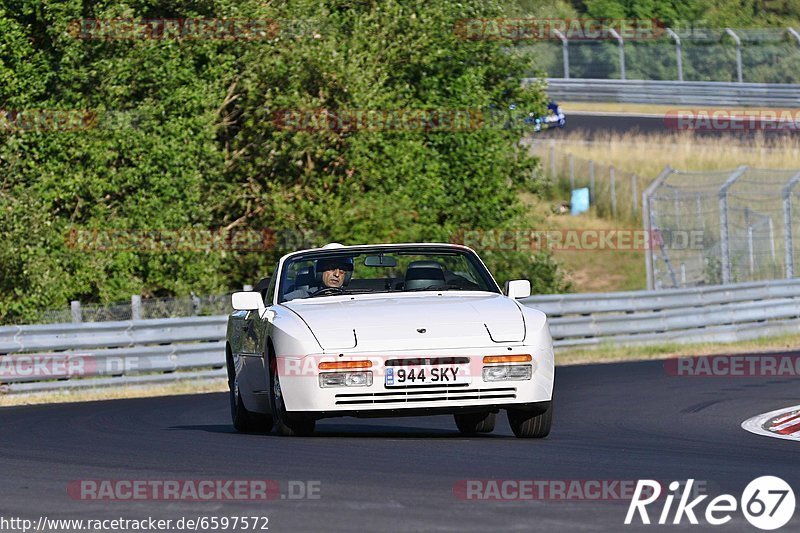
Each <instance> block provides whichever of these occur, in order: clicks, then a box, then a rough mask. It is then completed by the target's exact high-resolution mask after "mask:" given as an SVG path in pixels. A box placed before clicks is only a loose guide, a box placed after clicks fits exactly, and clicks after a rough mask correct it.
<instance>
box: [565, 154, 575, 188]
mask: <svg viewBox="0 0 800 533" xmlns="http://www.w3.org/2000/svg"><path fill="white" fill-rule="evenodd" d="M567 161H568V162H569V190H570V192H571V191H573V190H575V158H574V157H572V154H567Z"/></svg>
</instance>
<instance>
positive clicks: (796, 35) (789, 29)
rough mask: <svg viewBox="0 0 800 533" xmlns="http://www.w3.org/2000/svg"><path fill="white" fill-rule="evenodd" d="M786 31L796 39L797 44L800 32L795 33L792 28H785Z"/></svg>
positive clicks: (799, 42)
mask: <svg viewBox="0 0 800 533" xmlns="http://www.w3.org/2000/svg"><path fill="white" fill-rule="evenodd" d="M786 31H787V32H789V35H791V36H792V37H794V40H795V41H797V44H800V33H797V31H795V29H794V28H786Z"/></svg>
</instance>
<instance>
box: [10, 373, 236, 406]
mask: <svg viewBox="0 0 800 533" xmlns="http://www.w3.org/2000/svg"><path fill="white" fill-rule="evenodd" d="M227 390H228V383H227V380H226V379H225V378H217V379H204V380H185V381H179V382H176V383H165V384H158V385H129V386H121V387H98V388H94V389H81V390H64V391H48V392H32V393H18V394H5V395H0V407H8V406H13V405H38V404H50V403H72V402H92V401H100V400H123V399H130V398H152V397H156V396H177V395H181V394H206V393H209V392H227Z"/></svg>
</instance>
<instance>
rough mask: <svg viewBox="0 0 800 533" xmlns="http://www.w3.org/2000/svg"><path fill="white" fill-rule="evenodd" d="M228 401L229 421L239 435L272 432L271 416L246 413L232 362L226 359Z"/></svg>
mask: <svg viewBox="0 0 800 533" xmlns="http://www.w3.org/2000/svg"><path fill="white" fill-rule="evenodd" d="M227 366H228V399H229V401H230V405H231V420H232V421H233V427H234V428H235V429H236V431H239V432H241V433H256V432H265V433H268V432H270V431H272V425H273V423H272V416H270V415H265V414H261V413H253V412H251V411H248V410H247V409H246V408H245V406H244V402H243V401H242V394H241V393H240V392H239V385H238V383H237V382H236V374H235V371H234V370H233V361H232V360H231V359H230V358H228V365H227Z"/></svg>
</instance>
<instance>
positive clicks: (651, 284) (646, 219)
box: [642, 165, 672, 290]
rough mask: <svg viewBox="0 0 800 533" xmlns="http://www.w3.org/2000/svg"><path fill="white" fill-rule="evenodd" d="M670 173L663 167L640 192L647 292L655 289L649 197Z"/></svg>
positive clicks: (670, 169) (669, 170) (668, 169)
mask: <svg viewBox="0 0 800 533" xmlns="http://www.w3.org/2000/svg"><path fill="white" fill-rule="evenodd" d="M671 173H672V167H670V166H669V165H667V166H666V167H664V170H662V171H661V174H659V175H658V176H657V177H656V179H654V180H653V183H651V184H650V185H648V186H647V188H646V189H645V190H644V192H642V222H643V223H644V232H645V238H646V239H647V245H646V246H647V248H646V250H645V254H644V266H645V270H646V272H647V288H648V289H649V290H653V289H655V280H654V277H655V276H654V270H653V266H654V265H653V254H654V251H653V243H654V239H653V220H652V213H651V212H650V197H651V196H652V195H653V193H654V192H655V191H656V189H658V188H659V187H660V186H661V184H662V183H664V180H666V179H667V176H669V175H670V174H671Z"/></svg>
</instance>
